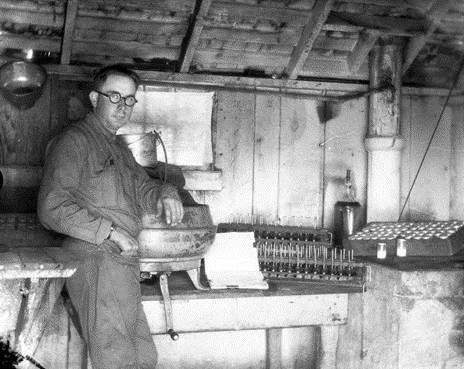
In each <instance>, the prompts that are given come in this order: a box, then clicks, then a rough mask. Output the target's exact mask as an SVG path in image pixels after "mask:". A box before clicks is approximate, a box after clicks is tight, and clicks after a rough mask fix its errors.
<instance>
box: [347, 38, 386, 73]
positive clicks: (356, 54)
mask: <svg viewBox="0 0 464 369" xmlns="http://www.w3.org/2000/svg"><path fill="white" fill-rule="evenodd" d="M379 37H380V32H379V31H372V30H370V31H364V32H361V33H360V34H359V40H358V42H357V44H356V46H355V48H354V50H353V51H352V52H351V54H350V55H349V56H348V60H347V63H348V68H349V69H350V72H351V73H356V72H357V71H358V70H359V68H360V67H361V65H362V63H363V62H364V60H366V58H367V56H368V55H369V52H370V51H371V49H372V48H373V47H374V45H375V43H376V42H377V40H378V38H379Z"/></svg>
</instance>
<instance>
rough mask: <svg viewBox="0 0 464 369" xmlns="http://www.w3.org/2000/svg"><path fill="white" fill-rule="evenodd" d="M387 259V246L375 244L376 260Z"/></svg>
mask: <svg viewBox="0 0 464 369" xmlns="http://www.w3.org/2000/svg"><path fill="white" fill-rule="evenodd" d="M386 257H387V244H386V243H385V242H379V243H378V244H377V259H385V258H386Z"/></svg>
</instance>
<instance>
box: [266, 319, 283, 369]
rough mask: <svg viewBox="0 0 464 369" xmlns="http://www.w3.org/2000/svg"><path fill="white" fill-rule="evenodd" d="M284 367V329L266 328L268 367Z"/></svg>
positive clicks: (279, 368) (274, 368) (275, 368)
mask: <svg viewBox="0 0 464 369" xmlns="http://www.w3.org/2000/svg"><path fill="white" fill-rule="evenodd" d="M281 367H282V329H281V328H270V329H266V369H281Z"/></svg>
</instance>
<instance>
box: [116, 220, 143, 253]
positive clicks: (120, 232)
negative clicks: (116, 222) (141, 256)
mask: <svg viewBox="0 0 464 369" xmlns="http://www.w3.org/2000/svg"><path fill="white" fill-rule="evenodd" d="M109 239H110V240H111V241H113V242H114V243H116V244H117V245H118V246H119V248H120V249H121V255H123V256H137V254H138V251H139V244H138V242H137V240H136V239H135V238H134V237H132V236H131V235H130V234H129V233H128V232H126V231H125V230H124V229H122V228H119V227H115V228H114V230H113V232H111V234H110V238H109Z"/></svg>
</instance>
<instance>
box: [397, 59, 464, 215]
mask: <svg viewBox="0 0 464 369" xmlns="http://www.w3.org/2000/svg"><path fill="white" fill-rule="evenodd" d="M463 69H464V55H463V56H462V57H461V63H460V64H459V68H458V71H457V73H456V76H455V77H454V80H453V84H452V85H451V87H450V89H449V92H448V95H447V96H446V100H445V102H444V104H443V107H442V109H441V112H440V116H439V117H438V120H437V123H436V124H435V128H434V129H433V132H432V135H431V136H430V140H429V143H428V144H427V147H426V149H425V153H424V155H423V156H422V160H421V162H420V164H419V168H417V172H416V175H415V176H414V180H413V181H412V184H411V187H410V188H409V191H408V195H407V196H406V199H405V200H404V203H403V207H402V208H401V212H400V215H399V216H398V222H399V221H400V220H401V216H402V215H403V212H404V209H405V208H406V204H407V203H408V201H409V197H410V196H411V192H412V189H413V188H414V185H415V184H416V181H417V178H418V177H419V173H420V170H421V169H422V165H423V164H424V161H425V157H426V156H427V153H428V152H429V149H430V146H431V145H432V141H433V138H434V137H435V133H436V132H437V129H438V126H439V125H440V122H441V118H443V114H444V112H445V109H446V106H447V105H448V102H449V99H450V97H451V94H452V93H453V90H454V89H455V87H456V84H457V83H458V80H459V76H460V75H461V72H462V70H463Z"/></svg>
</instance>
